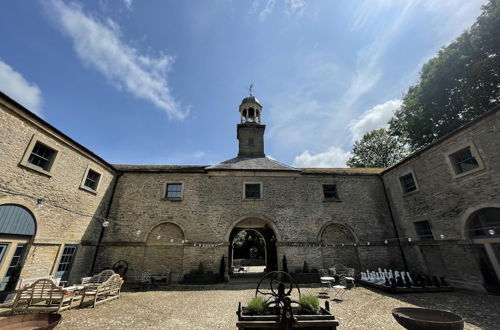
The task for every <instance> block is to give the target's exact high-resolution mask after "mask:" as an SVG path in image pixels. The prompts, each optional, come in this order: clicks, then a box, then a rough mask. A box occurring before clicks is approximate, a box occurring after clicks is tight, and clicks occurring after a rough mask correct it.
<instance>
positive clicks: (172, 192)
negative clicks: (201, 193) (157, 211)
mask: <svg viewBox="0 0 500 330" xmlns="http://www.w3.org/2000/svg"><path fill="white" fill-rule="evenodd" d="M165 198H166V199H182V183H167V189H166V193H165Z"/></svg>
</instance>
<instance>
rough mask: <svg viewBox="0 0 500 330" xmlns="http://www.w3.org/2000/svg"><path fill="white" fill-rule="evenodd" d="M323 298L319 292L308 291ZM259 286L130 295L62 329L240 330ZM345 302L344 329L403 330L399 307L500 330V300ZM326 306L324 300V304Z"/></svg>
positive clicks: (358, 291)
mask: <svg viewBox="0 0 500 330" xmlns="http://www.w3.org/2000/svg"><path fill="white" fill-rule="evenodd" d="M301 291H302V293H303V294H318V293H319V292H320V289H319V287H310V288H302V290H301ZM254 293H255V286H254V285H248V284H242V285H240V286H238V285H235V284H232V285H213V286H172V287H170V288H169V289H168V290H166V291H149V292H125V293H123V295H122V298H121V299H119V300H115V301H112V302H109V303H106V304H103V305H99V306H97V307H96V308H95V309H93V308H83V309H74V310H70V311H66V312H63V321H62V323H61V325H60V326H59V327H58V328H57V329H68V330H72V329H79V330H80V329H101V330H102V329H233V330H234V329H235V322H236V314H235V312H236V308H237V305H238V302H239V301H241V302H242V303H243V304H246V302H248V301H249V300H250V299H251V298H252V297H253V295H254ZM344 298H345V300H344V301H342V302H340V303H335V302H332V303H331V306H332V312H333V314H334V315H335V316H336V317H337V319H338V320H339V322H340V324H341V329H398V330H401V329H403V328H402V327H400V326H399V325H398V324H397V323H396V321H395V320H394V319H393V318H392V315H391V310H392V309H393V308H395V307H402V306H418V307H429V308H439V309H449V310H452V311H455V312H457V313H459V314H461V315H462V316H464V317H465V318H466V319H467V323H466V326H465V329H486V330H493V329H499V326H498V325H499V324H500V314H499V311H500V297H495V296H486V295H475V294H470V293H462V292H451V293H437V294H401V295H392V296H391V295H388V294H383V293H379V292H377V291H372V290H370V289H365V288H361V287H356V288H355V289H352V290H350V291H348V292H347V293H346V294H345V296H344ZM322 301H324V299H323V300H322Z"/></svg>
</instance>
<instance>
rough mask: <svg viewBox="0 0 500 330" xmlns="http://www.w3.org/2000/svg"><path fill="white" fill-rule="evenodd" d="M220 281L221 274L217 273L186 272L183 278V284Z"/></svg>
mask: <svg viewBox="0 0 500 330" xmlns="http://www.w3.org/2000/svg"><path fill="white" fill-rule="evenodd" d="M218 282H219V276H218V274H215V273H205V274H195V273H192V274H185V275H184V279H183V280H182V283H183V284H216V283H218Z"/></svg>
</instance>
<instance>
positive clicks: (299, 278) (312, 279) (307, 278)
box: [292, 273, 321, 284]
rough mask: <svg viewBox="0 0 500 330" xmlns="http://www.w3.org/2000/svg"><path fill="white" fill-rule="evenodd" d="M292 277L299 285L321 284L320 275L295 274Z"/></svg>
mask: <svg viewBox="0 0 500 330" xmlns="http://www.w3.org/2000/svg"><path fill="white" fill-rule="evenodd" d="M292 277H293V279H294V281H295V282H297V283H299V284H307V283H321V280H320V276H319V273H293V274H292Z"/></svg>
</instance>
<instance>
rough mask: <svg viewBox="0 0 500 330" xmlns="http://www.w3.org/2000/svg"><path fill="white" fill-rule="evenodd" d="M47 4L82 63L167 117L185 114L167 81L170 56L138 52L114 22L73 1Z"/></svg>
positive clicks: (57, 0) (171, 58) (183, 116)
mask: <svg viewBox="0 0 500 330" xmlns="http://www.w3.org/2000/svg"><path fill="white" fill-rule="evenodd" d="M47 7H48V8H49V11H50V12H51V13H52V14H53V17H54V19H55V20H56V22H57V23H58V24H59V25H60V27H61V29H62V31H63V32H64V33H65V34H66V35H68V36H69V37H70V38H71V39H72V40H73V47H74V49H75V51H76V53H77V54H78V56H79V57H80V59H81V60H82V61H83V62H84V63H85V64H86V65H88V66H90V67H92V68H94V69H95V70H97V71H98V72H100V73H101V74H102V75H104V76H105V77H106V78H107V79H108V80H109V81H110V82H111V83H112V84H113V85H114V86H115V87H116V88H118V89H119V90H122V89H124V90H126V91H127V92H129V93H130V94H132V95H133V96H135V97H137V98H140V99H143V100H147V101H149V102H151V103H153V104H154V105H155V106H156V107H158V108H160V109H162V110H164V111H165V112H166V113H167V115H168V116H169V118H171V119H172V118H173V119H184V118H185V117H186V115H187V113H188V111H185V110H183V109H181V106H180V104H179V103H178V102H177V101H176V100H175V99H174V97H173V96H172V94H171V91H170V88H169V86H168V82H167V73H168V71H169V68H170V66H171V65H172V63H173V61H174V59H173V57H172V56H169V55H165V54H160V55H158V56H152V55H148V54H143V53H141V52H140V50H139V49H137V48H135V47H132V46H130V45H128V44H127V43H126V42H125V41H123V39H122V35H121V32H120V28H119V26H118V25H117V24H116V23H115V22H114V21H112V20H111V19H109V18H108V19H98V18H97V17H94V16H91V15H88V14H85V13H84V12H83V10H82V7H81V6H79V5H77V4H74V3H70V4H66V3H65V2H63V1H61V0H52V1H51V2H49V3H48V5H47Z"/></svg>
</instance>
